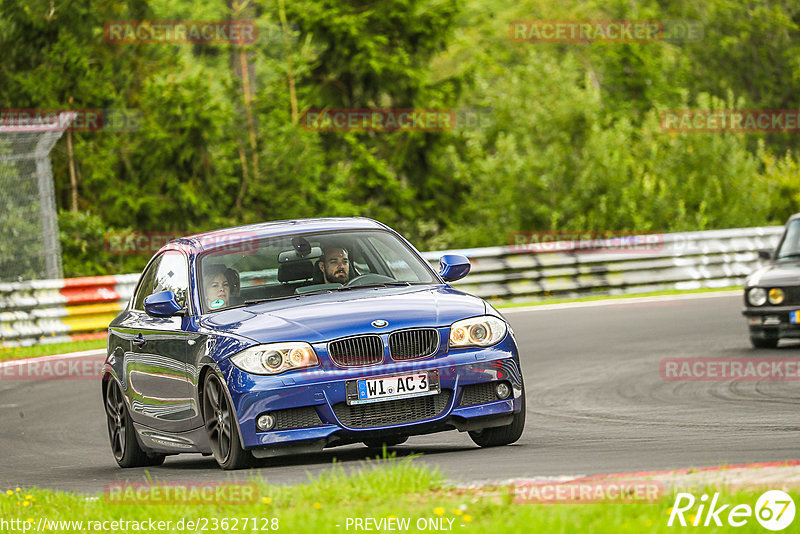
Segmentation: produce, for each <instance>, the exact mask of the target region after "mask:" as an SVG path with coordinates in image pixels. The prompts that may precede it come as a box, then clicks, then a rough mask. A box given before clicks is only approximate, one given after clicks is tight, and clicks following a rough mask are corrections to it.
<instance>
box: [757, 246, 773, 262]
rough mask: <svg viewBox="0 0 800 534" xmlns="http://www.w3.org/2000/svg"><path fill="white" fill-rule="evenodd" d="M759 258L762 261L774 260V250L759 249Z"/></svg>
mask: <svg viewBox="0 0 800 534" xmlns="http://www.w3.org/2000/svg"><path fill="white" fill-rule="evenodd" d="M758 257H759V258H761V259H762V260H771V259H772V249H768V248H760V249H758Z"/></svg>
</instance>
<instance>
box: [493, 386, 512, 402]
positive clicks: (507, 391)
mask: <svg viewBox="0 0 800 534" xmlns="http://www.w3.org/2000/svg"><path fill="white" fill-rule="evenodd" d="M494 393H495V395H497V398H498V399H501V400H502V399H507V398H508V397H509V395H511V388H510V387H508V384H506V383H505V382H498V383H497V385H496V386H495V387H494Z"/></svg>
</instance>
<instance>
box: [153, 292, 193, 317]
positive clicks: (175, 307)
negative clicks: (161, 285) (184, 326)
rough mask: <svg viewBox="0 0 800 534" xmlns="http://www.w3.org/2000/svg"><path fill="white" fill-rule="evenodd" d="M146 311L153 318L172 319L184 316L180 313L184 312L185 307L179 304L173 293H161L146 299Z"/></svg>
mask: <svg viewBox="0 0 800 534" xmlns="http://www.w3.org/2000/svg"><path fill="white" fill-rule="evenodd" d="M144 311H145V312H147V315H149V316H151V317H172V316H173V315H182V314H179V313H178V312H181V311H183V307H182V306H181V305H180V304H178V300H177V299H176V298H175V294H174V293H173V292H172V291H159V292H158V293H153V294H152V295H149V296H147V297H145V299H144Z"/></svg>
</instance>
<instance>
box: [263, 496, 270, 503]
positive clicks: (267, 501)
mask: <svg viewBox="0 0 800 534" xmlns="http://www.w3.org/2000/svg"><path fill="white" fill-rule="evenodd" d="M261 502H263V503H264V504H271V503H272V497H261Z"/></svg>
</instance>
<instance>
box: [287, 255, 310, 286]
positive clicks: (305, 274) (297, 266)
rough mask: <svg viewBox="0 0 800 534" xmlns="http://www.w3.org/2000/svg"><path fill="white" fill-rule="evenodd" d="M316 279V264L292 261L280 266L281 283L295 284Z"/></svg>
mask: <svg viewBox="0 0 800 534" xmlns="http://www.w3.org/2000/svg"><path fill="white" fill-rule="evenodd" d="M313 277H314V264H313V263H311V262H310V261H308V260H306V261H292V262H288V263H281V264H280V265H278V281H279V282H295V281H297V280H308V279H309V278H313Z"/></svg>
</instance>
